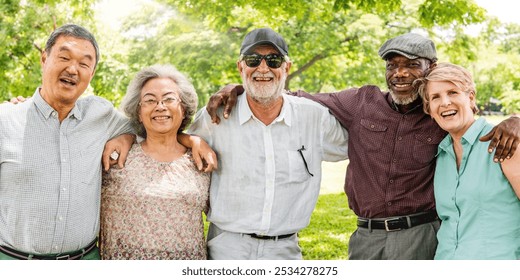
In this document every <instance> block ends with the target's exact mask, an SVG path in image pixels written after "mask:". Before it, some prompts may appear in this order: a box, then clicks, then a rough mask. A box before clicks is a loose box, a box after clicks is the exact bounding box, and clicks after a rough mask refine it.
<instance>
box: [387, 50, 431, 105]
mask: <svg viewBox="0 0 520 280" xmlns="http://www.w3.org/2000/svg"><path fill="white" fill-rule="evenodd" d="M431 66H432V64H431V63H430V61H429V60H427V59H425V58H417V59H408V58H406V57H404V56H402V55H397V54H396V55H394V56H391V57H389V58H388V59H387V60H386V84H387V85H388V89H389V90H390V94H391V95H392V98H393V99H394V102H395V103H396V104H400V105H407V104H410V103H412V102H413V101H415V100H416V99H417V98H418V96H419V95H418V93H417V91H416V90H415V88H414V87H413V85H412V84H413V82H414V81H415V80H416V79H418V78H422V77H424V75H425V74H426V71H427V70H428V69H429V68H430V67H431Z"/></svg>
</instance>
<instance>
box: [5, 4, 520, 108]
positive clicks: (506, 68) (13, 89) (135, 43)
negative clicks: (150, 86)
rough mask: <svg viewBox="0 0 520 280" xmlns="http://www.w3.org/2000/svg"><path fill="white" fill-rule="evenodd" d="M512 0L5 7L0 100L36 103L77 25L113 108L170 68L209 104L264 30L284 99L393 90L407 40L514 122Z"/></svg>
mask: <svg viewBox="0 0 520 280" xmlns="http://www.w3.org/2000/svg"><path fill="white" fill-rule="evenodd" d="M507 2H508V1H488V0H478V1H472V0H444V1H437V0H409V1H401V0H386V1H378V0H303V1H277V0H276V1H275V0H264V1H245V0H235V1H222V0H211V1H196V0H177V1H175V0H164V1H159V0H157V1H154V0H121V1H119V0H102V1H96V0H71V1H41V0H22V1H10V0H1V1H0V50H1V51H0V100H7V99H9V98H11V97H13V96H19V95H21V96H29V95H32V93H33V92H34V90H35V88H36V87H37V86H38V85H39V83H40V79H41V74H40V64H39V56H40V51H41V50H42V49H43V47H44V44H45V40H46V39H47V37H48V35H49V34H50V33H51V32H52V31H53V30H54V29H55V28H56V27H58V26H60V25H63V24H65V23H76V24H80V25H83V26H85V27H87V28H88V29H89V30H90V31H91V32H92V33H93V34H94V35H95V36H96V38H97V40H98V43H99V45H100V49H101V60H100V64H99V66H98V69H97V73H96V75H95V77H94V79H93V81H92V83H91V86H90V88H89V93H91V94H96V95H99V96H102V97H105V98H107V99H108V100H110V101H112V102H113V103H114V104H115V105H116V106H117V105H118V104H119V102H120V101H121V98H122V96H123V95H124V93H125V91H126V86H127V85H128V83H129V81H130V79H131V78H132V76H133V74H134V73H135V72H137V70H139V69H140V68H142V67H144V66H148V65H151V64H155V63H171V64H173V65H175V66H176V67H177V68H178V69H179V70H180V71H182V72H184V73H185V74H187V75H188V76H189V77H190V78H191V80H192V82H193V83H194V85H195V88H196V89H197V92H198V94H199V105H200V106H202V105H204V104H206V102H207V100H208V97H209V96H210V95H211V94H212V93H214V92H216V91H217V90H218V89H219V88H220V87H222V86H223V85H225V84H227V83H239V82H240V77H239V74H238V72H237V70H236V60H237V58H238V54H239V49H240V43H241V40H242V39H243V37H244V36H245V34H246V33H247V32H249V31H250V30H252V29H254V28H258V27H266V26H268V27H271V28H273V29H274V30H275V31H277V32H279V33H280V34H282V36H284V38H285V39H286V40H287V42H288V44H289V55H290V57H291V59H292V61H293V67H292V68H291V71H292V72H291V73H290V76H289V77H288V79H287V84H286V87H287V88H289V89H293V90H295V89H300V88H302V89H305V90H306V91H308V92H332V91H337V90H341V89H344V88H348V87H359V86H361V85H364V84H375V85H378V86H381V87H383V88H386V85H385V79H384V62H383V61H382V60H381V59H380V58H379V57H378V55H377V50H378V49H379V47H380V46H381V44H382V43H383V42H384V41H385V40H386V39H388V38H390V37H392V36H396V35H399V34H402V33H406V32H411V31H412V32H417V33H420V34H423V35H425V36H428V37H430V38H431V39H432V40H433V41H434V42H435V43H436V45H437V48H438V52H439V55H438V57H439V61H449V62H452V63H457V64H461V65H463V66H464V67H466V68H468V69H470V70H471V71H472V73H473V75H474V76H475V80H476V82H477V91H478V93H477V97H478V101H479V104H480V106H481V109H482V112H483V113H484V114H512V113H516V112H520V94H519V90H520V63H519V62H520V44H519V42H520V25H519V23H518V22H515V19H516V18H518V19H520V17H517V16H515V15H514V14H513V13H514V8H512V7H511V5H510V2H509V4H508V3H507ZM486 9H487V10H486Z"/></svg>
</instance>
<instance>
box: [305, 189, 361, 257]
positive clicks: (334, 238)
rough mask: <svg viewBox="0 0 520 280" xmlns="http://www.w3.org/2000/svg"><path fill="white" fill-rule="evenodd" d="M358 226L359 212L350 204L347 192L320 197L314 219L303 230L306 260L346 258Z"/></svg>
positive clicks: (313, 215) (313, 214)
mask: <svg viewBox="0 0 520 280" xmlns="http://www.w3.org/2000/svg"><path fill="white" fill-rule="evenodd" d="M355 229H356V215H354V213H353V212H352V210H350V209H349V208H348V204H347V197H346V196H345V194H343V193H338V194H323V195H320V197H319V198H318V203H317V205H316V209H314V212H313V213H312V217H311V223H310V225H309V226H308V227H307V228H305V229H304V230H302V231H300V234H299V239H300V247H301V248H302V252H303V258H304V259H305V260H346V259H347V258H348V241H349V238H350V235H352V233H353V232H354V230H355Z"/></svg>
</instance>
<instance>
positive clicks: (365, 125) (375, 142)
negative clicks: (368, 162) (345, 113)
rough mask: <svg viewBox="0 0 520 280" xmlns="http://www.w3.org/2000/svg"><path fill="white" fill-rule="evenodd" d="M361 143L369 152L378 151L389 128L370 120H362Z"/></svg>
mask: <svg viewBox="0 0 520 280" xmlns="http://www.w3.org/2000/svg"><path fill="white" fill-rule="evenodd" d="M360 124H361V128H360V131H359V138H360V139H359V141H360V143H361V144H362V145H363V146H364V147H365V148H366V150H368V151H378V150H379V149H380V148H381V145H382V143H383V140H384V139H385V135H386V131H387V129H388V127H387V126H386V125H384V124H381V123H377V122H374V121H372V120H369V119H361V122H360Z"/></svg>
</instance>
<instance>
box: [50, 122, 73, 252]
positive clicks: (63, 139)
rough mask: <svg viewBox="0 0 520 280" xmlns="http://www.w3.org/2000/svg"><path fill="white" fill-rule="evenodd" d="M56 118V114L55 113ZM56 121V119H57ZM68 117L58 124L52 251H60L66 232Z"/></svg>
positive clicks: (68, 167) (68, 155)
mask: <svg viewBox="0 0 520 280" xmlns="http://www.w3.org/2000/svg"><path fill="white" fill-rule="evenodd" d="M56 119H57V114H56ZM57 121H58V120H57ZM68 124H69V119H68V118H65V119H64V120H63V122H62V123H61V125H60V126H59V135H60V136H59V137H60V138H59V147H60V170H61V172H60V185H59V195H58V208H57V211H56V216H55V221H56V222H55V231H54V237H53V241H52V252H53V253H62V252H61V250H62V247H63V242H64V239H65V232H66V227H65V226H66V217H67V211H68V209H69V202H70V191H69V189H70V172H71V170H70V169H71V166H70V149H69V143H68V137H67V127H68Z"/></svg>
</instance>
